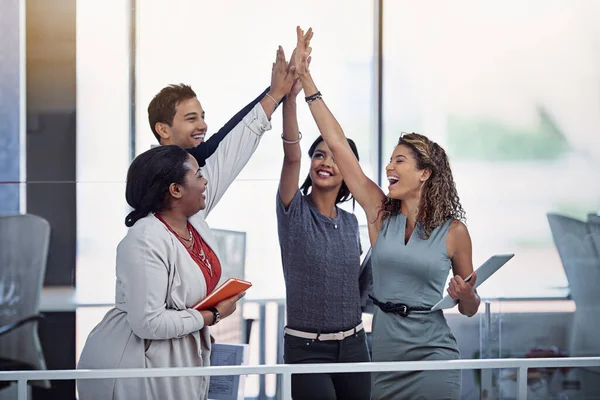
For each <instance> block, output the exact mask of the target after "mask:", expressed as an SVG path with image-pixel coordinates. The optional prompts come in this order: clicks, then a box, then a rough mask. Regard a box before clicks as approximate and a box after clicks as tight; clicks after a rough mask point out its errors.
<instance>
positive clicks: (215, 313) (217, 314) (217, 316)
mask: <svg viewBox="0 0 600 400" xmlns="http://www.w3.org/2000/svg"><path fill="white" fill-rule="evenodd" d="M208 311H211V312H212V313H213V321H212V324H210V325H209V326H213V325H216V324H217V322H219V321H220V320H221V313H220V312H219V310H217V308H216V307H212V308H209V309H208Z"/></svg>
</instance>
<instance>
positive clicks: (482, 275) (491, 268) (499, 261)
mask: <svg viewBox="0 0 600 400" xmlns="http://www.w3.org/2000/svg"><path fill="white" fill-rule="evenodd" d="M513 257H514V254H497V255H494V256H491V257H490V258H489V259H488V260H487V261H486V262H484V263H483V264H481V266H480V267H479V268H477V269H476V270H475V272H477V282H475V286H474V287H475V288H477V287H478V286H479V285H481V284H482V283H483V282H485V281H486V280H487V278H489V277H490V276H492V275H493V274H494V273H495V272H496V271H498V270H499V269H500V267H501V266H503V265H504V264H506V262H507V261H508V260H510V259H511V258H513ZM472 275H473V274H471V275H469V276H467V278H466V279H465V282H468V281H469V280H470V279H471V276H472ZM457 304H458V301H456V300H454V299H453V298H452V297H450V295H448V294H447V295H446V296H444V298H443V299H442V300H440V301H438V302H437V303H436V304H435V305H434V306H433V307H431V310H432V311H434V310H443V309H446V308H452V307H454V306H455V305H457Z"/></svg>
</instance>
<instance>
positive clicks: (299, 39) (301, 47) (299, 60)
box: [291, 26, 313, 75]
mask: <svg viewBox="0 0 600 400" xmlns="http://www.w3.org/2000/svg"><path fill="white" fill-rule="evenodd" d="M312 36H313V31H312V28H309V29H308V31H307V32H306V34H305V33H304V31H303V30H302V29H301V28H300V27H299V26H297V27H296V49H295V50H294V58H293V59H292V60H291V63H293V65H295V66H296V73H297V74H298V75H304V74H306V73H308V64H309V61H308V59H309V58H310V53H311V52H312V48H311V47H310V39H312ZM307 38H308V40H307Z"/></svg>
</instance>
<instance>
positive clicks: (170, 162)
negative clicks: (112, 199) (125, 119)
mask: <svg viewBox="0 0 600 400" xmlns="http://www.w3.org/2000/svg"><path fill="white" fill-rule="evenodd" d="M188 160H189V155H188V153H187V151H185V150H183V149H182V148H181V147H179V146H174V145H169V146H158V147H154V148H152V149H150V150H148V151H145V152H143V153H142V154H140V155H139V156H137V157H136V158H135V159H134V160H133V162H132V163H131V165H130V166H129V170H128V171H127V186H126V188H125V199H127V204H129V205H130V206H131V208H133V211H132V212H130V213H129V215H127V217H125V225H127V226H129V227H131V226H133V225H134V224H135V223H136V222H137V221H138V220H139V219H140V218H144V217H145V216H146V215H148V214H149V213H151V212H153V213H157V212H161V211H164V210H166V209H168V207H169V196H168V194H169V186H170V185H171V184H172V183H177V184H180V185H184V184H185V174H186V173H187V171H188V169H189V167H188V166H187V165H186V163H187V162H188Z"/></svg>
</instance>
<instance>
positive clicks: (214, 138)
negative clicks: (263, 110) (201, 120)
mask: <svg viewBox="0 0 600 400" xmlns="http://www.w3.org/2000/svg"><path fill="white" fill-rule="evenodd" d="M270 90H271V88H270V87H268V88H267V89H265V90H264V91H263V92H262V93H261V94H260V95H259V96H258V97H257V98H255V99H254V100H252V101H251V102H250V103H248V104H247V105H246V106H245V107H244V108H242V109H241V110H240V111H238V112H237V114H235V115H234V116H233V117H231V119H230V120H229V121H227V123H226V124H225V125H223V127H222V128H221V129H219V131H218V132H217V133H215V134H213V135H211V136H210V137H209V138H208V140H207V141H205V142H202V143H200V144H199V145H198V146H196V147H193V148H191V149H186V150H187V152H188V153H190V154H191V155H192V156H193V157H194V158H195V159H196V161H198V165H199V166H200V167H204V165H206V159H207V158H208V157H210V156H212V155H213V154H214V153H215V151H217V148H218V147H219V143H221V141H223V139H225V137H226V136H227V134H229V133H230V132H231V131H232V130H233V128H235V127H236V126H237V125H238V124H239V123H240V122H242V120H243V119H244V117H245V116H246V115H247V114H248V113H249V112H250V111H251V110H252V109H253V108H254V106H256V105H257V104H258V103H259V102H260V101H261V100H262V99H263V98H264V97H265V95H266V94H267V93H268V92H269V91H270Z"/></svg>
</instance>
